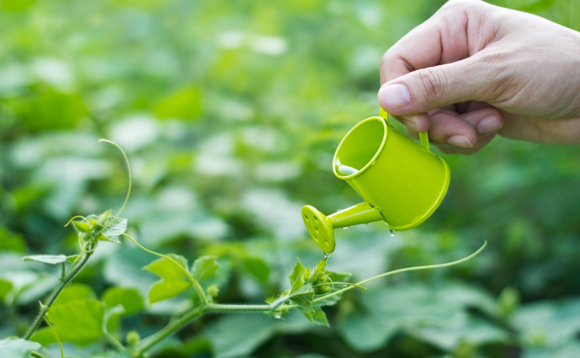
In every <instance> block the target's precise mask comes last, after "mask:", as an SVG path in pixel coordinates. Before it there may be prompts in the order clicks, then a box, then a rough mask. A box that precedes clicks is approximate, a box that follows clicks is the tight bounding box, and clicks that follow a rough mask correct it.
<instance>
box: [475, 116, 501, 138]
mask: <svg viewBox="0 0 580 358" xmlns="http://www.w3.org/2000/svg"><path fill="white" fill-rule="evenodd" d="M501 127H502V124H501V121H500V120H499V118H497V117H496V116H488V117H485V118H484V119H482V120H481V122H479V124H478V125H477V131H478V132H479V133H481V134H484V133H489V132H494V131H496V130H498V129H500V128H501Z"/></svg>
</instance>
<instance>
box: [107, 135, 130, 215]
mask: <svg viewBox="0 0 580 358" xmlns="http://www.w3.org/2000/svg"><path fill="white" fill-rule="evenodd" d="M99 143H109V144H111V145H114V146H115V147H117V148H118V149H119V150H120V151H121V154H123V157H124V158H125V164H127V173H128V175H129V187H128V189H127V196H126V197H125V202H123V206H121V209H119V212H118V213H117V215H115V216H119V215H120V214H121V212H123V209H125V205H127V202H128V201H129V196H130V195H131V186H132V185H133V179H132V175H131V166H130V165H129V158H127V154H125V151H124V150H123V148H121V146H120V145H118V144H117V143H115V142H113V141H111V140H108V139H103V138H101V139H99Z"/></svg>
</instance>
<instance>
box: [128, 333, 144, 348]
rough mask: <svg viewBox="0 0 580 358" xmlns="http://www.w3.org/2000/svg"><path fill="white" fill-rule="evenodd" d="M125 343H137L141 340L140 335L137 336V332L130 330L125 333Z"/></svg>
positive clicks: (132, 344)
mask: <svg viewBox="0 0 580 358" xmlns="http://www.w3.org/2000/svg"><path fill="white" fill-rule="evenodd" d="M126 339H127V343H128V344H129V345H130V346H134V345H136V344H137V343H139V341H140V340H141V337H140V336H139V333H137V332H136V331H131V332H129V333H127V338H126Z"/></svg>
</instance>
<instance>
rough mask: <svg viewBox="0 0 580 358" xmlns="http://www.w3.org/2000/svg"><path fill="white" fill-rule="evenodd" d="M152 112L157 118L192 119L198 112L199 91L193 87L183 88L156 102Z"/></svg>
mask: <svg viewBox="0 0 580 358" xmlns="http://www.w3.org/2000/svg"><path fill="white" fill-rule="evenodd" d="M154 112H155V114H156V115H157V117H159V118H162V119H163V118H180V119H187V120H193V119H195V118H196V117H197V116H199V114H200V98H199V92H198V90H197V89H195V88H185V89H182V90H181V91H179V92H177V93H175V94H173V95H171V96H170V97H168V98H167V99H165V100H164V101H162V102H160V103H158V104H157V105H156V106H155V108H154Z"/></svg>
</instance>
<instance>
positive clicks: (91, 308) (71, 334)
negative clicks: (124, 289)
mask: <svg viewBox="0 0 580 358" xmlns="http://www.w3.org/2000/svg"><path fill="white" fill-rule="evenodd" d="M104 314H105V308H104V306H103V304H102V303H101V302H99V301H96V300H81V301H72V302H67V303H64V304H59V305H55V306H52V307H51V308H50V310H49V311H48V318H49V320H50V322H51V323H52V324H53V326H54V329H55V331H56V333H57V334H58V336H59V338H60V340H61V341H63V342H73V343H77V344H79V345H87V344H90V343H93V342H97V341H98V340H99V339H100V338H101V337H102V336H103V331H102V328H103V319H104ZM43 331H44V329H42V330H39V331H38V332H37V333H35V334H34V335H33V336H32V338H31V340H33V341H37V342H39V343H42V344H48V343H51V342H53V340H52V339H51V338H50V336H49V335H48V334H47V333H46V332H43ZM41 340H42V341H41ZM46 340H50V342H47V341H46Z"/></svg>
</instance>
